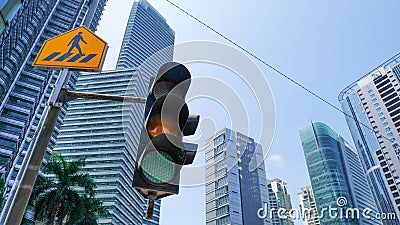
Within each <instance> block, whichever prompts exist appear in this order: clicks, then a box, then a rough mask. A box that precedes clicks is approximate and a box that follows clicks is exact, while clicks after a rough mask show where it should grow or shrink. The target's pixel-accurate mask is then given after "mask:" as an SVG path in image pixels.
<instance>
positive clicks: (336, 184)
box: [300, 122, 381, 225]
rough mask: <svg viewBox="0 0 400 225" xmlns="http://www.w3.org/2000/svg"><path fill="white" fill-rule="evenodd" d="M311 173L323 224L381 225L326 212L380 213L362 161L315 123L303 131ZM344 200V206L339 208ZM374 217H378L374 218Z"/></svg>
mask: <svg viewBox="0 0 400 225" xmlns="http://www.w3.org/2000/svg"><path fill="white" fill-rule="evenodd" d="M300 138H301V142H302V145H303V150H304V155H305V158H306V163H307V168H308V173H309V176H310V180H311V185H312V189H313V191H314V196H315V202H316V203H317V208H318V212H319V213H320V221H321V223H322V224H324V223H329V224H332V225H333V224H335V225H336V224H337V225H340V224H371V225H373V224H374V225H376V224H381V223H380V221H378V220H374V219H367V218H365V217H360V218H359V219H358V218H356V217H354V218H352V217H351V216H347V217H346V216H338V217H336V218H335V217H331V216H329V215H327V214H326V213H325V214H323V210H324V209H329V208H342V209H346V210H347V209H348V208H351V209H353V208H354V209H359V210H360V211H361V212H362V211H363V210H364V209H370V210H371V211H372V212H373V213H371V215H376V213H377V212H378V211H377V209H376V204H375V201H374V199H373V195H372V193H371V189H370V186H369V183H368V181H367V179H366V175H365V173H364V171H363V169H362V166H361V163H360V159H359V157H358V154H357V152H356V150H355V149H353V148H352V147H351V146H350V145H349V144H348V143H347V142H346V141H345V140H344V139H343V138H342V137H341V136H340V135H338V134H337V133H336V132H335V131H333V130H332V129H331V128H330V127H328V126H327V125H326V124H324V123H320V122H317V123H312V124H310V125H308V126H306V127H304V128H302V129H301V130H300ZM340 199H342V200H343V201H344V202H345V204H343V205H340V203H339V202H341V201H340ZM374 213H375V214H374Z"/></svg>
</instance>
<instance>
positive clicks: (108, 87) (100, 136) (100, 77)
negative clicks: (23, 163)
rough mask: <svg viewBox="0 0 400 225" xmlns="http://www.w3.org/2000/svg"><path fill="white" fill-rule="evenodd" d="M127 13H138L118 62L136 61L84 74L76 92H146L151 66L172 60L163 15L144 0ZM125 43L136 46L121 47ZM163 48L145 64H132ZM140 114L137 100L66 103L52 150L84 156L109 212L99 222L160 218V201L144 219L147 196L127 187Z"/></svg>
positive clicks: (69, 156)
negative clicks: (65, 111)
mask: <svg viewBox="0 0 400 225" xmlns="http://www.w3.org/2000/svg"><path fill="white" fill-rule="evenodd" d="M132 12H140V13H138V14H132V13H131V16H130V17H129V21H128V24H134V25H135V26H134V28H132V27H130V26H129V25H128V29H127V30H126V32H125V38H124V41H123V43H122V48H121V54H120V59H119V61H123V60H128V61H131V60H132V61H135V62H137V63H138V64H137V65H133V64H124V65H125V66H121V67H118V69H116V70H113V71H105V72H101V73H84V74H82V76H81V77H80V78H79V80H78V82H77V87H76V90H77V91H84V92H94V93H102V94H112V95H131V96H137V97H146V96H147V94H148V91H149V85H150V84H151V81H152V80H153V79H154V76H155V75H156V72H154V71H157V70H158V67H159V66H161V65H163V64H164V63H166V62H168V61H172V56H173V48H172V47H171V48H167V47H170V46H169V45H170V44H172V45H173V43H174V41H173V40H174V32H173V31H172V29H171V28H170V27H169V26H168V24H167V23H166V21H165V19H164V18H162V17H161V15H160V14H159V13H158V12H157V11H156V10H155V9H154V8H153V7H152V6H151V5H150V4H149V3H147V2H146V1H144V0H141V1H135V2H134V4H133V8H132ZM142 17H144V18H142ZM135 20H138V21H139V23H138V22H136V21H135ZM145 21H147V22H150V21H152V23H158V25H157V26H156V27H158V28H160V27H162V29H161V28H160V30H157V29H155V28H154V27H153V26H146V24H143V23H142V22H145ZM136 26H140V29H141V32H137V30H136V29H139V27H136ZM130 29H135V31H134V32H133V31H132V30H130ZM132 35H134V37H133V36H132ZM147 35H151V36H152V37H153V39H147V41H148V43H147V44H146V45H145V46H144V45H142V41H143V40H144V39H146V36H147ZM158 36H162V37H164V38H166V37H168V38H167V39H168V40H172V43H170V42H159V40H160V38H158ZM132 40H136V41H132ZM125 42H128V43H129V46H130V48H133V49H135V51H131V50H130V49H128V48H125V47H124V46H126V45H125V44H126V43H125ZM165 48H167V49H166V50H164V51H163V52H162V53H161V54H159V55H157V57H155V58H152V60H150V63H147V64H146V65H147V66H146V67H145V68H143V67H139V68H137V67H136V66H139V65H141V64H142V63H143V62H145V61H146V60H147V59H148V57H151V56H152V55H154V54H155V53H157V52H158V51H160V50H162V49H165ZM139 56H140V57H139ZM160 56H164V57H160ZM121 57H123V58H124V59H121ZM128 67H129V68H128ZM151 71H153V72H151ZM143 115H144V105H141V104H133V105H124V104H123V103H121V102H113V101H98V100H87V99H81V100H75V101H72V102H70V106H69V107H68V115H67V117H66V118H65V123H64V125H63V126H62V128H61V134H60V136H59V138H58V139H57V146H56V147H55V149H54V151H55V152H58V153H61V154H62V155H63V156H64V157H65V158H66V159H67V160H75V159H77V158H80V157H86V162H87V164H86V166H85V167H84V171H85V172H87V173H88V174H89V175H90V176H91V177H92V178H93V179H94V181H95V182H96V184H97V189H96V191H97V195H96V197H97V198H99V199H100V200H102V201H103V203H104V205H105V207H106V208H107V209H108V210H109V211H110V214H111V215H110V216H108V217H105V218H100V219H99V224H116V225H120V224H135V225H136V224H158V223H159V218H160V204H161V203H160V201H156V205H155V212H154V217H153V219H152V220H145V219H143V216H144V213H145V206H146V203H147V201H146V200H145V199H144V198H143V197H142V196H141V195H140V194H139V193H138V192H137V191H136V190H135V189H134V188H132V179H133V172H134V166H135V160H136V154H137V147H138V143H139V138H140V132H141V128H142V123H143Z"/></svg>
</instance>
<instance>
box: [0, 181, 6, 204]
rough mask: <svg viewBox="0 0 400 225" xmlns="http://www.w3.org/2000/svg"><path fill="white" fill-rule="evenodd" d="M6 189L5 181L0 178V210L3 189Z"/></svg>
mask: <svg viewBox="0 0 400 225" xmlns="http://www.w3.org/2000/svg"><path fill="white" fill-rule="evenodd" d="M5 189H6V182H5V180H4V179H0V210H3V201H4V196H3V195H4V191H5Z"/></svg>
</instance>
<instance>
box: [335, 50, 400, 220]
mask: <svg viewBox="0 0 400 225" xmlns="http://www.w3.org/2000/svg"><path fill="white" fill-rule="evenodd" d="M399 59H400V54H398V55H397V56H395V57H393V58H392V59H390V60H388V61H387V62H385V63H384V64H382V65H381V66H380V67H378V68H376V69H374V70H373V71H371V72H370V73H368V74H367V75H365V76H364V77H362V78H361V79H359V80H358V81H356V82H355V83H353V84H351V85H349V86H348V87H347V88H346V89H344V90H343V91H342V92H341V93H340V95H339V101H340V103H341V105H342V108H343V111H344V112H345V113H346V114H347V115H348V116H346V120H347V124H348V126H349V128H350V132H351V134H352V137H353V140H354V143H355V146H356V148H357V151H358V154H359V156H360V159H361V163H362V165H363V167H364V171H365V175H366V176H367V178H368V181H369V182H370V183H371V187H372V190H373V194H374V197H375V201H376V202H377V204H378V207H379V208H378V209H379V211H380V212H381V213H396V214H397V216H396V218H397V220H396V219H392V220H384V221H383V222H384V224H393V225H394V224H399V219H400V147H399V144H400V63H399Z"/></svg>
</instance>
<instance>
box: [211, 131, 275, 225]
mask: <svg viewBox="0 0 400 225" xmlns="http://www.w3.org/2000/svg"><path fill="white" fill-rule="evenodd" d="M206 146H207V147H206V222H207V225H227V224H231V225H246V224H252V225H264V224H269V217H267V218H266V219H261V218H258V217H257V211H258V209H259V208H261V207H264V206H265V205H268V204H269V200H268V187H267V178H266V173H265V167H264V163H263V162H262V163H260V165H259V166H258V167H257V168H256V169H255V170H254V171H250V170H249V168H250V161H251V159H252V157H253V156H255V157H257V159H256V161H257V162H261V161H262V160H263V159H262V154H260V152H262V146H261V145H259V144H257V143H255V142H254V140H253V139H252V138H250V137H247V136H245V135H243V134H241V133H239V132H235V131H231V130H229V129H227V128H225V129H223V130H221V131H220V132H218V133H217V134H215V135H214V136H213V137H211V138H210V139H209V141H208V142H207V144H206Z"/></svg>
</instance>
